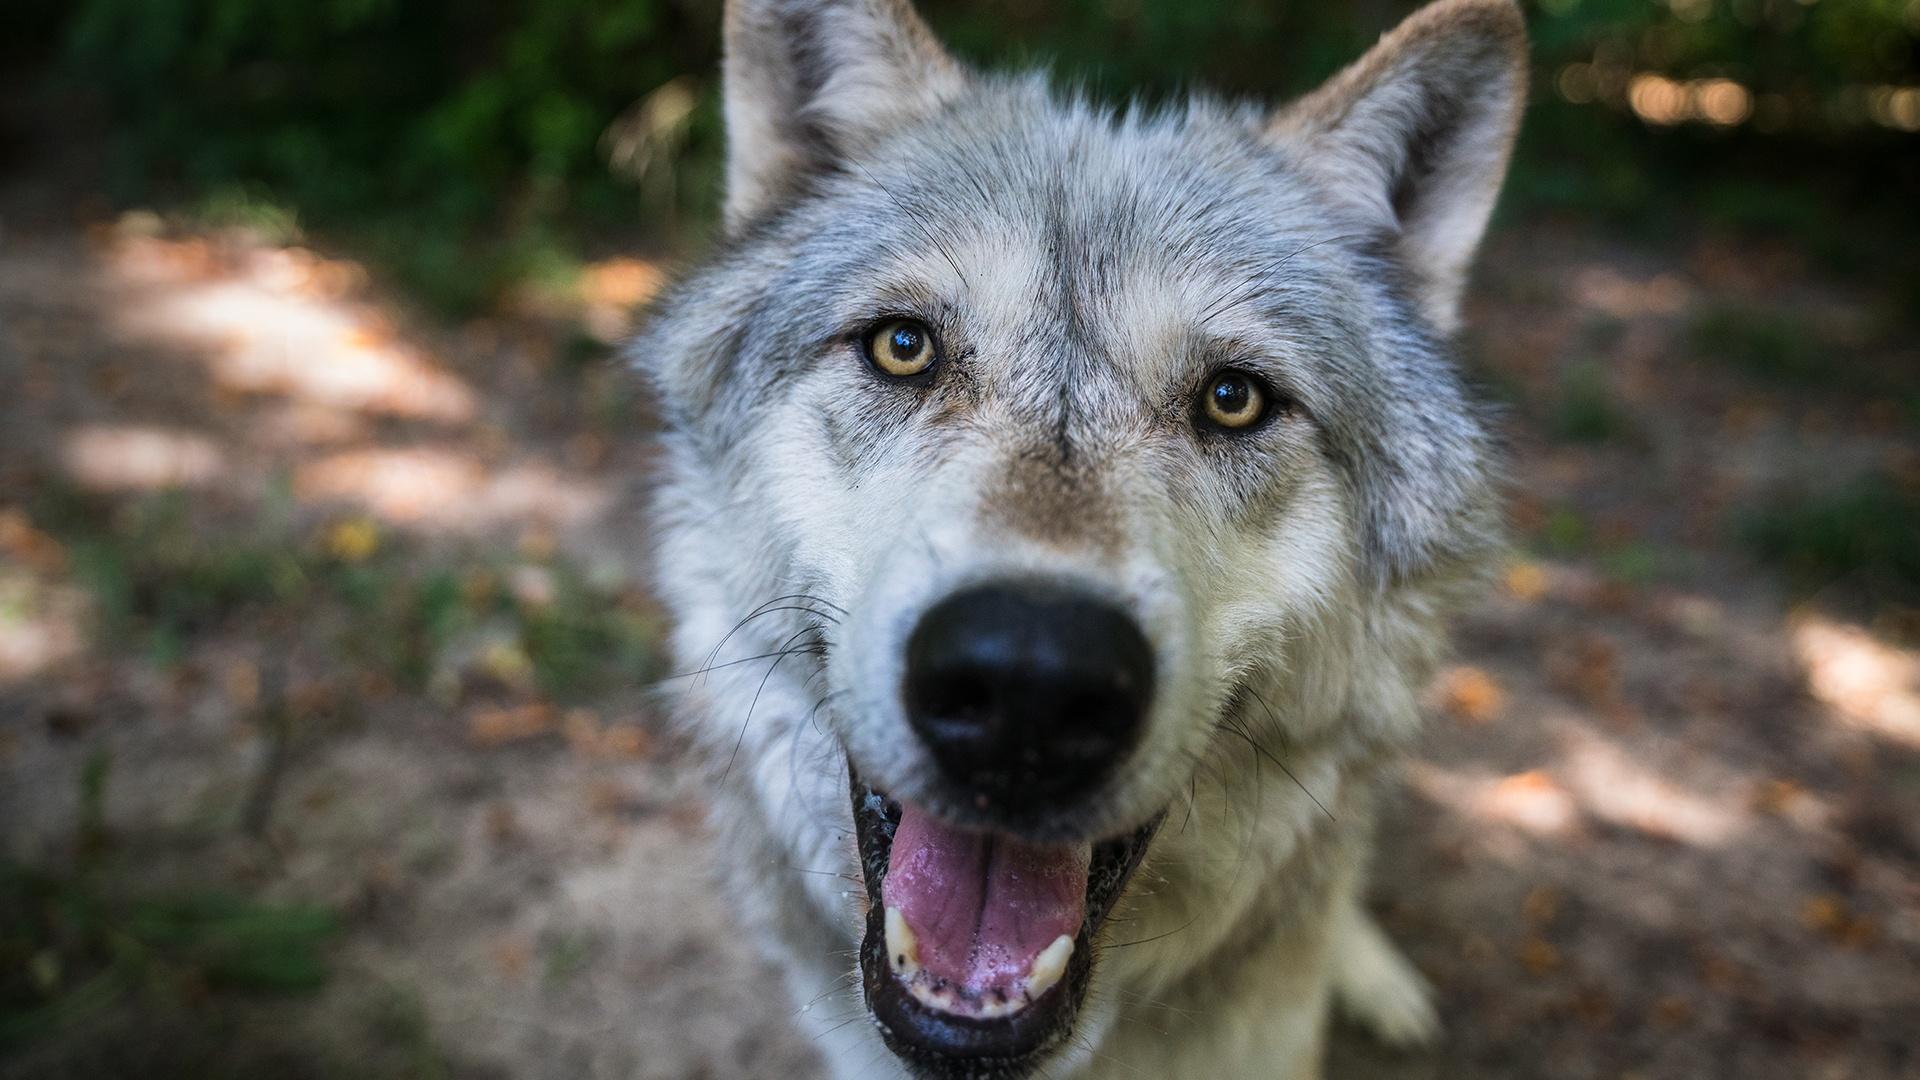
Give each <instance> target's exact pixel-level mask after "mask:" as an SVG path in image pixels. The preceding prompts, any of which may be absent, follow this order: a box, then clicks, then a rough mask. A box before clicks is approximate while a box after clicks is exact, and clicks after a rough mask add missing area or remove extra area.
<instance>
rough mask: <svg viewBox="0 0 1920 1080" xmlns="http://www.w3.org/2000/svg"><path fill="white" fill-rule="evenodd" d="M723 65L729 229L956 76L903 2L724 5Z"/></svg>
mask: <svg viewBox="0 0 1920 1080" xmlns="http://www.w3.org/2000/svg"><path fill="white" fill-rule="evenodd" d="M725 69H726V110H727V200H726V218H727V225H728V227H730V228H738V227H739V226H740V225H742V224H744V223H745V222H746V221H748V220H749V219H751V218H753V217H754V216H755V215H757V214H759V213H760V212H762V211H763V210H766V209H767V208H768V207H770V206H772V205H774V204H775V203H777V202H779V201H780V199H781V198H782V197H784V196H785V195H787V194H788V193H789V192H791V191H792V190H793V189H794V188H795V187H797V186H798V185H799V184H800V183H801V182H802V181H804V179H805V178H806V177H807V176H808V175H810V174H812V173H816V172H820V171H823V170H825V169H829V168H832V167H833V166H834V164H835V163H836V162H838V161H841V160H844V159H845V158H846V157H847V156H848V155H850V154H853V153H857V152H858V151H859V150H860V149H861V147H862V145H863V144H864V143H866V142H868V141H869V140H871V139H873V138H875V137H877V136H879V135H881V134H884V133H885V132H887V131H888V130H891V129H893V128H895V127H897V126H899V125H901V124H903V123H905V122H907V121H910V120H912V119H913V118H915V117H917V116H922V115H925V114H927V113H930V112H932V111H933V110H935V109H937V108H939V107H940V105H941V104H942V103H944V102H945V101H947V100H949V99H951V98H952V97H953V96H955V95H956V94H958V93H959V91H960V90H961V89H962V87H963V86H964V83H965V74H964V72H963V71H962V70H961V67H960V65H959V64H958V63H956V62H955V61H954V59H953V58H952V57H951V56H950V55H948V53H947V51H946V50H945V49H944V48H942V47H941V45H940V43H939V42H938V41H937V40H935V38H934V36H933V32H932V31H930V30H928V29H927V25H926V23H924V22H922V21H921V20H920V17H919V15H917V14H916V13H915V12H914V10H913V7H912V5H911V4H910V3H909V2H908V0H728V2H727V10H726V60H725Z"/></svg>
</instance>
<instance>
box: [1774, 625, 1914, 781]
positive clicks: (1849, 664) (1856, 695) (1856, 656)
mask: <svg viewBox="0 0 1920 1080" xmlns="http://www.w3.org/2000/svg"><path fill="white" fill-rule="evenodd" d="M1791 633H1792V636H1793V648H1794V654H1795V656H1796V657H1798V659H1799V661H1800V663H1801V664H1803V665H1805V667H1806V672H1807V688H1808V689H1809V690H1810V691H1812V692H1813V695H1814V697H1816V698H1818V699H1819V700H1820V701H1821V702H1822V703H1824V704H1825V705H1827V706H1828V707H1829V708H1830V709H1831V710H1832V715H1833V716H1834V717H1835V718H1836V719H1838V720H1839V721H1840V722H1842V723H1844V724H1847V725H1849V726H1851V727H1854V728H1857V729H1858V730H1861V731H1865V732H1868V733H1870V734H1873V735H1877V736H1879V737H1881V738H1884V739H1888V740H1891V741H1893V742H1895V743H1898V744H1899V745H1901V746H1905V747H1907V748H1909V749H1920V654H1917V653H1916V652H1915V651H1914V650H1913V649H1904V648H1899V647H1896V646H1894V645H1890V644H1888V643H1886V642H1884V641H1881V640H1879V639H1877V638H1876V637H1874V635H1873V634H1872V633H1870V632H1868V631H1867V630H1865V629H1863V628H1861V627H1858V626H1849V625H1847V624H1845V623H1842V622H1838V621H1835V620H1833V619H1828V618H1823V617H1821V616H1819V615H1815V614H1805V615H1802V616H1800V617H1799V618H1797V619H1795V620H1794V623H1793V627H1792V631H1791Z"/></svg>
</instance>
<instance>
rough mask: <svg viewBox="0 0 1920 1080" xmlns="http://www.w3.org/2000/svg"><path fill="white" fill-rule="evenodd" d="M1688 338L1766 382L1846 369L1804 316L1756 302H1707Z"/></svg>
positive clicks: (1807, 379) (1821, 377)
mask: <svg viewBox="0 0 1920 1080" xmlns="http://www.w3.org/2000/svg"><path fill="white" fill-rule="evenodd" d="M1687 342H1688V344H1689V345H1690V346H1692V348H1693V350H1694V351H1695V352H1697V353H1699V354H1701V355H1703V356H1706V357H1708V358H1710V359H1713V360H1718V361H1720V362H1721V363H1724V364H1726V365H1727V366H1729V367H1731V368H1734V369H1735V370H1738V371H1741V372H1744V373H1745V374H1747V375H1750V376H1753V377H1756V378H1759V379H1762V380H1765V381H1768V382H1774V383H1787V384H1794V385H1808V384H1814V383H1820V382H1825V381H1828V380H1832V379H1834V378H1835V377H1836V376H1838V375H1840V374H1842V373H1843V372H1844V370H1845V365H1843V364H1839V363H1836V358H1835V356H1834V350H1833V349H1832V348H1831V347H1830V345H1829V344H1828V342H1826V341H1825V340H1824V338H1823V336H1822V335H1821V334H1820V333H1819V332H1818V331H1817V330H1816V329H1814V328H1812V327H1810V326H1809V325H1808V324H1807V323H1806V321H1805V320H1804V319H1802V318H1799V317H1796V316H1793V315H1787V314H1781V313H1778V312H1772V311H1763V310H1760V309H1756V308H1750V307H1742V306H1726V305H1723V306H1717V307H1710V308H1707V309H1705V310H1703V311H1702V312H1701V313H1700V314H1699V315H1697V316H1695V317H1694V320H1693V322H1692V324H1691V325H1690V326H1689V327H1688V328H1687Z"/></svg>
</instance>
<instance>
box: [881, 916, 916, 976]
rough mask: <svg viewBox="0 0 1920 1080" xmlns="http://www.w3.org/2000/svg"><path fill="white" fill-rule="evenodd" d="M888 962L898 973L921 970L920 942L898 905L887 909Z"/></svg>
mask: <svg viewBox="0 0 1920 1080" xmlns="http://www.w3.org/2000/svg"><path fill="white" fill-rule="evenodd" d="M887 963H888V964H890V965H892V967H893V973H894V974H896V975H911V974H913V973H914V972H916V971H918V970H920V943H919V941H918V940H916V939H915V938H914V936H913V927H911V926H908V925H907V917H906V916H905V915H903V914H901V912H900V909H899V908H897V907H890V908H888V909H887Z"/></svg>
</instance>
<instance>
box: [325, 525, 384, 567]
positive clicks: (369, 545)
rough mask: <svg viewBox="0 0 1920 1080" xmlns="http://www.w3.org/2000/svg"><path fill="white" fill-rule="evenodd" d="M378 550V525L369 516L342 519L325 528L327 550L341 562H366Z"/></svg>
mask: <svg viewBox="0 0 1920 1080" xmlns="http://www.w3.org/2000/svg"><path fill="white" fill-rule="evenodd" d="M379 550H380V527H379V526H378V525H376V524H374V523H373V521H372V519H370V518H364V517H359V518H353V519H351V520H349V521H342V522H339V523H337V524H335V525H334V526H333V528H331V529H328V530H327V552H328V554H330V555H332V556H333V557H334V558H336V559H339V560H340V561H341V562H350V563H358V562H366V561H367V560H368V559H370V558H372V557H373V553H374V552H376V551H379Z"/></svg>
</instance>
